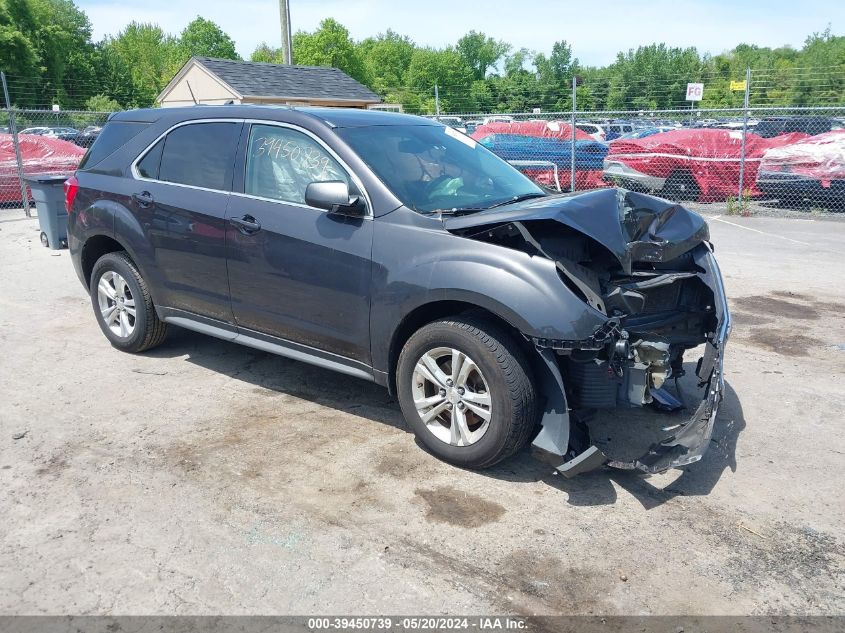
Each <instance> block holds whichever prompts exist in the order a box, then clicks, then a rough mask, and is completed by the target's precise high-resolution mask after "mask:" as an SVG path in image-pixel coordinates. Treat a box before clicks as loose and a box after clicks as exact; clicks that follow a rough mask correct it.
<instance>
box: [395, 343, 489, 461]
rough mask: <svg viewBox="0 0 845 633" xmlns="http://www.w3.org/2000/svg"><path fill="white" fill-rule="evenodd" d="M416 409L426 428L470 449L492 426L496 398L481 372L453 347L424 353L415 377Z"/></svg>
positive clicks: (413, 377) (440, 438)
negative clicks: (493, 403)
mask: <svg viewBox="0 0 845 633" xmlns="http://www.w3.org/2000/svg"><path fill="white" fill-rule="evenodd" d="M412 381H413V384H412V388H411V392H412V396H413V399H414V406H415V407H416V409H417V413H419V415H420V418H421V419H422V421H423V423H424V424H425V425H426V428H428V430H429V431H430V432H431V433H432V435H434V436H435V437H436V438H437V439H439V440H440V441H442V442H445V443H446V444H450V445H452V446H469V445H470V444H474V443H476V442H477V441H478V440H480V439H481V438H482V437H483V436H484V434H485V433H486V432H487V429H488V428H489V427H490V416H491V414H492V398H491V394H490V390H489V388H488V387H487V380H486V379H485V378H484V375H483V374H482V373H481V369H480V368H479V367H478V365H477V364H476V363H475V361H473V360H472V359H471V358H470V357H469V356H467V355H466V354H465V353H463V352H461V351H460V350H457V349H454V348H451V347H437V348H434V349H431V350H429V351H427V352H426V353H425V354H423V355H422V356H421V357H420V358H419V360H417V363H416V365H415V367H414V373H413V376H412Z"/></svg>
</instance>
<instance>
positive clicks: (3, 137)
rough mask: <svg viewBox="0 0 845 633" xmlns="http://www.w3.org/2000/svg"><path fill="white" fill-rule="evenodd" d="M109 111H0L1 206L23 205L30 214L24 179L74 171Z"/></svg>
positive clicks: (28, 197) (29, 200) (97, 133)
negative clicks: (38, 175) (31, 176)
mask: <svg viewBox="0 0 845 633" xmlns="http://www.w3.org/2000/svg"><path fill="white" fill-rule="evenodd" d="M109 114H110V113H109V112H85V111H57V112H54V111H52V110H20V109H15V108H5V109H2V110H0V207H7V208H8V207H23V209H24V211H25V213H26V215H27V216H29V215H30V202H31V200H32V198H31V195H30V192H29V190H28V187H27V186H26V181H25V178H26V177H27V176H30V175H34V174H46V173H68V172H72V171H74V170H75V169H76V167H77V166H78V165H79V162H80V161H81V160H82V157H83V156H84V155H85V152H86V150H87V148H88V147H90V146H91V145H92V144H93V143H94V141H95V140H96V139H97V136H98V135H99V133H100V130H101V129H102V127H103V125H105V123H106V120H107V119H108V117H109Z"/></svg>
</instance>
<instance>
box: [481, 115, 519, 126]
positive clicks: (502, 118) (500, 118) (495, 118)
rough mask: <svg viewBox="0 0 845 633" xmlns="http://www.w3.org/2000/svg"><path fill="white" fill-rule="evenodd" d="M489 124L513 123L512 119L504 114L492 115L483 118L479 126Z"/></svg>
mask: <svg viewBox="0 0 845 633" xmlns="http://www.w3.org/2000/svg"><path fill="white" fill-rule="evenodd" d="M489 123H513V117H512V116H508V115H506V114H494V115H492V116H486V117H484V119H483V120H482V121H481V125H488V124H489Z"/></svg>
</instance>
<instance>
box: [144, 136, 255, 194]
mask: <svg viewBox="0 0 845 633" xmlns="http://www.w3.org/2000/svg"><path fill="white" fill-rule="evenodd" d="M240 129H241V124H240V123H235V122H232V123H229V122H221V123H192V124H190V125H183V126H182V127H178V128H176V129H175V130H173V131H172V132H171V133H170V134H168V135H167V136H166V137H165V139H164V148H163V149H162V151H161V161H160V163H159V170H158V180H163V181H165V182H173V183H179V184H182V185H193V186H195V187H205V188H206V189H217V190H220V191H228V190H229V189H230V188H231V184H232V170H233V163H234V160H235V150H236V148H237V141H238V133H239V132H240ZM153 149H156V148H153ZM151 153H152V152H151ZM144 158H146V156H145V157H144Z"/></svg>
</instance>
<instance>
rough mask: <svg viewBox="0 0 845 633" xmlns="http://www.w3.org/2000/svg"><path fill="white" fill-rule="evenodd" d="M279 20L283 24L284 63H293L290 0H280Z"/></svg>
mask: <svg viewBox="0 0 845 633" xmlns="http://www.w3.org/2000/svg"><path fill="white" fill-rule="evenodd" d="M279 20H280V22H281V25H282V63H283V64H292V63H293V51H292V50H291V37H290V6H289V5H288V0H279Z"/></svg>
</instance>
